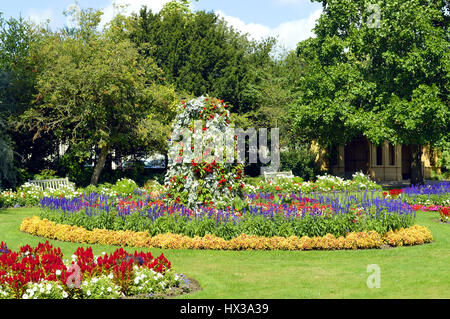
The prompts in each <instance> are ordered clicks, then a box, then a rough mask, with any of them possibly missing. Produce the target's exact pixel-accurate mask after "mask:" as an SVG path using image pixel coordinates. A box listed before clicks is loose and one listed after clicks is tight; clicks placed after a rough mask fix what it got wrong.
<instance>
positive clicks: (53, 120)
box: [22, 9, 175, 185]
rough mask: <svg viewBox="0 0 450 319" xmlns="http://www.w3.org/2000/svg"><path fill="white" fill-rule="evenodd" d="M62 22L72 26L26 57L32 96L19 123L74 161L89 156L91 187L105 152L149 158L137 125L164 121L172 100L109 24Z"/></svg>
mask: <svg viewBox="0 0 450 319" xmlns="http://www.w3.org/2000/svg"><path fill="white" fill-rule="evenodd" d="M68 14H69V15H72V16H73V17H74V18H75V21H76V22H77V26H76V27H75V28H74V29H73V30H69V31H70V32H67V30H61V31H60V32H57V33H54V34H50V35H48V36H47V37H46V39H45V40H44V42H43V44H42V45H40V46H39V47H36V48H35V50H34V51H33V54H34V56H35V57H36V68H37V90H38V93H37V95H36V99H35V103H34V105H33V107H32V108H31V109H30V110H28V111H27V112H26V113H25V115H24V116H23V117H22V122H23V123H24V124H26V125H28V126H29V127H31V128H32V129H36V134H35V138H39V137H40V136H41V134H42V133H45V132H53V133H54V134H55V136H56V137H57V138H58V140H59V141H60V142H61V143H63V144H66V145H68V146H69V152H71V153H72V154H76V156H77V157H78V158H85V159H87V158H89V157H90V154H91V153H92V152H93V151H95V152H96V155H97V160H96V163H95V166H94V171H93V173H92V176H91V184H94V185H96V184H97V183H98V180H99V177H100V174H101V172H102V170H103V168H104V166H105V162H106V158H107V156H108V154H109V153H110V152H111V151H113V150H116V149H117V150H121V151H122V152H129V153H133V152H135V151H136V150H137V149H146V150H147V151H154V149H152V146H153V145H146V141H148V140H149V139H151V137H150V138H149V135H150V134H151V128H149V127H146V126H145V123H146V121H148V120H149V119H164V118H167V117H169V115H170V114H171V107H172V104H174V102H175V96H174V94H173V90H172V89H171V88H170V87H167V86H165V85H164V83H163V81H162V79H161V71H160V69H159V68H158V67H157V66H156V64H155V63H154V62H153V61H152V60H151V59H150V58H147V57H146V58H144V57H142V55H140V54H139V52H138V48H137V47H136V46H135V45H134V44H133V43H131V42H130V41H129V40H127V39H122V38H120V37H118V36H117V35H118V33H117V32H115V29H114V23H112V24H111V26H109V27H107V28H106V29H105V30H103V31H101V30H99V28H98V25H99V22H100V17H101V14H102V12H101V11H96V10H92V9H87V10H79V11H76V10H75V9H73V10H72V11H71V12H68ZM122 20H123V19H122ZM160 114H164V116H161V115H160Z"/></svg>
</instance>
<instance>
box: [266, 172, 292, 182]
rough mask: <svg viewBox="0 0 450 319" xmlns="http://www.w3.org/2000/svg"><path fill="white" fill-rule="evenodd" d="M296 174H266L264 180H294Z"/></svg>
mask: <svg viewBox="0 0 450 319" xmlns="http://www.w3.org/2000/svg"><path fill="white" fill-rule="evenodd" d="M293 178H294V174H292V171H289V172H271V173H268V172H264V179H265V180H266V182H267V181H272V180H278V179H293Z"/></svg>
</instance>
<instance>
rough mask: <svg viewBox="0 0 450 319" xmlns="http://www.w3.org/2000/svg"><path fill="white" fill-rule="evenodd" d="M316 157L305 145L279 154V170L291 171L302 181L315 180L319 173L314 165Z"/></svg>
mask: <svg viewBox="0 0 450 319" xmlns="http://www.w3.org/2000/svg"><path fill="white" fill-rule="evenodd" d="M315 160H316V155H315V154H314V153H313V152H312V151H311V150H310V148H309V147H308V146H306V145H302V146H300V147H298V148H296V149H292V150H288V151H286V152H281V170H282V171H292V173H293V174H294V175H295V176H299V177H301V178H302V179H303V180H307V181H309V180H315V178H316V175H317V174H318V173H319V172H318V170H317V168H316V165H315Z"/></svg>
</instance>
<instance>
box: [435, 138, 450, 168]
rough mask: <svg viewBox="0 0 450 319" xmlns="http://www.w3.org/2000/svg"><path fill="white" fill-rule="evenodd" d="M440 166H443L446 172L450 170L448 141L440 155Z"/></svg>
mask: <svg viewBox="0 0 450 319" xmlns="http://www.w3.org/2000/svg"><path fill="white" fill-rule="evenodd" d="M438 166H440V167H441V168H442V170H443V171H444V172H448V171H450V143H447V144H446V145H445V146H444V147H443V149H442V153H441V154H440V156H439V160H438Z"/></svg>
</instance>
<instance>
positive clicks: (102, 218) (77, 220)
mask: <svg viewBox="0 0 450 319" xmlns="http://www.w3.org/2000/svg"><path fill="white" fill-rule="evenodd" d="M151 214H152V212H151V211H150V212H149V215H148V216H147V215H142V214H140V213H139V212H132V213H131V214H130V215H128V216H127V217H126V218H122V217H119V216H117V215H115V214H110V213H107V212H104V211H99V212H95V213H94V212H93V213H92V216H90V214H85V212H84V211H82V212H80V213H73V214H63V213H62V212H58V211H51V210H48V209H47V210H42V211H41V212H40V217H42V218H47V219H49V220H52V221H54V222H56V223H63V224H69V225H77V226H82V227H84V228H86V229H88V230H93V229H95V228H97V229H110V230H133V231H148V232H149V235H150V236H156V235H158V234H166V233H173V234H181V235H185V236H188V237H191V238H193V237H196V236H199V237H203V236H205V235H207V234H213V235H216V236H218V237H222V238H224V239H226V240H230V239H232V238H235V237H238V236H239V235H241V234H247V235H256V236H264V237H274V236H281V237H289V236H298V237H302V236H309V237H313V236H325V235H327V234H333V235H335V236H345V235H346V234H347V233H348V232H362V231H370V230H375V231H377V232H379V233H380V234H382V235H383V234H385V233H386V232H387V231H389V230H397V229H400V228H402V227H403V228H407V227H410V226H412V225H413V224H414V217H412V216H404V215H401V214H388V213H387V212H378V213H376V212H375V211H373V212H368V213H366V214H363V215H359V214H356V213H348V214H335V215H333V214H326V213H324V214H323V215H321V216H318V215H314V216H313V215H310V214H309V213H305V214H303V215H301V216H299V217H298V218H287V217H286V216H282V215H280V214H274V215H273V216H263V215H260V214H250V213H247V214H243V215H242V216H241V217H236V218H235V219H234V221H229V222H223V221H218V220H216V218H208V217H207V216H204V217H198V218H188V217H186V216H174V215H164V216H162V217H158V218H155V216H153V215H151ZM300 214H301V212H300Z"/></svg>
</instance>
